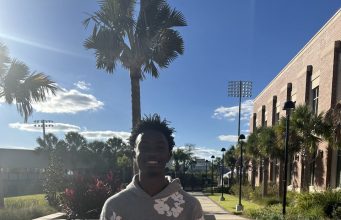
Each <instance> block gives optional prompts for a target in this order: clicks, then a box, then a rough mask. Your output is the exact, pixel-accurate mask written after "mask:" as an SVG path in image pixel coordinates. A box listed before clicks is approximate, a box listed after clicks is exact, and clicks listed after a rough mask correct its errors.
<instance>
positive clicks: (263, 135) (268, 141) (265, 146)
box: [258, 127, 276, 197]
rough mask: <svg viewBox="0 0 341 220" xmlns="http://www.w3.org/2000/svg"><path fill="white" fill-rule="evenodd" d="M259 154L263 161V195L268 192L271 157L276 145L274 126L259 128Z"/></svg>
mask: <svg viewBox="0 0 341 220" xmlns="http://www.w3.org/2000/svg"><path fill="white" fill-rule="evenodd" d="M258 138H259V139H258V142H259V145H258V146H259V148H258V150H259V154H260V156H261V160H262V161H261V162H262V166H263V168H262V171H263V173H262V175H263V177H262V179H263V184H262V196H263V197H264V196H266V195H267V193H268V177H269V158H270V157H272V154H273V149H274V148H275V147H276V135H275V130H274V128H273V127H262V128H259V129H258Z"/></svg>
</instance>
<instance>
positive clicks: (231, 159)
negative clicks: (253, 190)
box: [224, 145, 237, 181]
mask: <svg viewBox="0 0 341 220" xmlns="http://www.w3.org/2000/svg"><path fill="white" fill-rule="evenodd" d="M235 154H236V149H235V148H234V146H233V145H232V146H231V147H230V148H229V149H228V150H227V151H226V152H225V157H224V160H225V161H224V162H225V164H226V166H227V167H229V168H230V171H231V180H232V181H233V180H234V177H233V174H234V168H235V166H236V162H237V159H236V155H235Z"/></svg>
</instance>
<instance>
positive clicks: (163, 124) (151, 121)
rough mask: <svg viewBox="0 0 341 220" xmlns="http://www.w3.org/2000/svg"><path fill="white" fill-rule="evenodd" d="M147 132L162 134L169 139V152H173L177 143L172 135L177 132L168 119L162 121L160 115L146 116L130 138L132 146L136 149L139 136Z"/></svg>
mask: <svg viewBox="0 0 341 220" xmlns="http://www.w3.org/2000/svg"><path fill="white" fill-rule="evenodd" d="M147 130H153V131H159V132H161V133H162V134H163V135H164V136H165V137H166V139H167V142H168V148H169V151H172V150H173V147H174V145H175V142H174V137H173V136H172V134H173V133H174V132H175V130H174V128H171V127H169V122H168V121H167V120H166V119H163V120H162V121H161V118H160V115H158V114H153V115H149V116H145V117H144V118H142V120H141V121H140V122H139V123H138V124H137V125H136V126H135V127H134V128H133V130H132V131H131V135H130V138H129V142H130V146H132V147H135V141H136V138H137V136H138V135H139V134H141V133H143V132H144V131H147Z"/></svg>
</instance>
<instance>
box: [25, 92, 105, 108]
mask: <svg viewBox="0 0 341 220" xmlns="http://www.w3.org/2000/svg"><path fill="white" fill-rule="evenodd" d="M103 105H104V103H103V102H101V101H98V100H97V99H96V97H95V96H93V95H91V94H85V93H81V92H79V91H78V90H75V89H71V90H66V89H62V90H59V91H58V92H57V94H56V96H53V95H48V97H47V101H46V102H40V103H34V104H33V105H32V106H33V108H34V109H35V110H36V111H37V112H44V113H71V114H75V113H77V112H81V111H89V110H93V111H94V110H98V109H101V108H102V107H103Z"/></svg>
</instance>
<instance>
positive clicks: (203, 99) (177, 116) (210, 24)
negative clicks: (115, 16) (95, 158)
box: [0, 0, 341, 158]
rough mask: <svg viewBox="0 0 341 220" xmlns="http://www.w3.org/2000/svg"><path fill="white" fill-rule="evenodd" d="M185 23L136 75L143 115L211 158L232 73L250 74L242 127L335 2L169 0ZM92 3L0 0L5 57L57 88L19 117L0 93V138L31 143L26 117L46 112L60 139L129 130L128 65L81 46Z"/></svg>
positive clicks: (225, 119) (230, 101) (233, 114)
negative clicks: (156, 68) (174, 54)
mask: <svg viewBox="0 0 341 220" xmlns="http://www.w3.org/2000/svg"><path fill="white" fill-rule="evenodd" d="M168 2H169V3H170V4H171V5H172V6H173V7H176V8H177V9H178V10H180V11H182V12H183V14H184V15H185V17H186V20H187V22H188V26H187V27H183V28H179V31H180V33H181V35H182V36H183V38H184V41H185V54H184V55H183V56H180V57H179V58H178V59H176V60H175V61H174V62H173V63H172V64H171V65H170V67H169V68H168V69H165V70H162V71H161V74H160V78H159V79H154V78H151V77H149V76H148V77H147V78H146V80H144V81H143V82H142V83H141V108H142V114H150V113H159V114H160V115H161V116H162V117H165V118H167V120H169V121H171V125H172V126H173V127H174V128H175V129H176V133H175V141H176V145H177V146H183V145H184V144H186V143H192V144H195V145H196V154H197V155H198V156H200V157H206V158H209V157H210V156H211V154H215V155H220V152H219V150H220V149H221V147H225V148H229V147H230V146H231V145H232V144H234V143H235V140H236V136H237V116H238V114H237V112H238V107H237V105H238V99H237V98H231V97H228V96H227V83H228V81H232V80H247V81H253V96H252V97H251V99H243V103H244V105H243V108H242V114H243V115H242V116H243V117H242V118H243V120H242V121H241V130H242V133H244V134H248V130H249V117H250V115H251V113H252V99H253V98H255V97H256V96H257V94H259V93H260V92H261V91H262V89H263V88H264V87H265V86H266V85H267V84H268V83H269V82H270V81H271V80H272V79H273V78H274V77H275V76H276V75H277V73H279V71H280V70H281V69H282V68H283V67H284V66H285V65H286V64H287V63H288V62H289V61H290V60H291V59H292V58H293V57H294V56H295V54H296V53H297V52H298V51H299V50H300V49H301V48H302V47H303V46H304V45H305V44H306V43H307V42H308V41H309V39H310V38H311V37H312V36H314V35H315V33H316V32H317V31H318V30H319V29H320V28H321V27H322V26H323V25H324V24H325V23H326V22H327V21H328V20H329V19H330V18H331V17H332V15H333V14H334V13H335V12H336V11H337V10H338V9H339V8H340V7H341V2H340V1H339V0H300V1H297V0H277V1H273V0H261V1H260V0H258V1H257V0H243V1H240V0H228V1H227V0H213V1H207V0H206V1H203V0H191V1H189V0H188V1H184V0H169V1H168ZM97 9H98V5H97V3H96V1H84V0H72V1H70V0H58V1H57V0H54V1H52V0H26V1H22V0H0V41H1V42H3V43H5V44H6V45H7V46H8V48H9V50H10V56H11V57H13V58H17V59H19V60H21V61H23V62H25V63H26V64H27V65H28V66H29V67H30V68H31V70H32V71H38V72H44V73H46V74H47V75H49V76H51V78H52V79H53V80H54V81H56V82H57V83H58V85H59V87H60V88H62V89H63V90H62V91H61V92H60V93H58V96H57V97H54V98H51V99H49V101H48V102H47V103H44V104H38V105H35V106H34V107H35V112H34V114H33V116H32V117H30V118H29V121H28V123H27V124H24V123H23V119H22V118H21V117H20V116H19V114H18V113H17V111H16V107H15V106H9V105H7V104H4V103H3V102H1V100H0V134H1V138H0V147H2V148H31V149H33V148H34V147H36V146H37V144H36V141H35V140H36V138H37V137H38V136H41V133H42V131H41V130H38V129H37V128H35V127H34V126H32V123H33V121H34V120H41V119H47V120H53V121H54V122H55V127H53V128H48V129H47V132H49V131H50V132H53V133H55V134H56V135H58V136H59V137H60V138H62V137H63V135H64V132H67V131H70V130H74V131H78V132H80V133H82V134H83V135H84V136H86V137H87V138H88V140H89V141H92V140H94V139H96V138H97V139H103V140H104V139H105V138H108V137H111V136H113V135H115V136H119V137H123V138H126V137H127V136H128V135H129V132H130V129H131V99H130V81H129V76H128V72H127V71H126V70H124V69H121V68H118V69H117V70H116V72H115V73H114V74H113V75H109V74H107V73H106V72H105V71H104V70H97V69H96V67H95V58H94V56H93V52H92V51H87V50H85V49H84V47H83V41H84V39H85V38H86V37H87V36H88V34H89V31H90V30H85V29H84V27H83V26H82V23H81V22H82V20H83V19H85V18H86V17H87V16H86V13H92V12H94V11H95V10H97Z"/></svg>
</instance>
